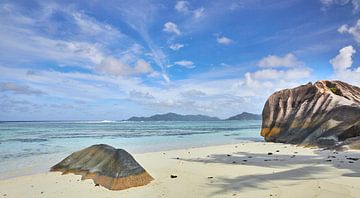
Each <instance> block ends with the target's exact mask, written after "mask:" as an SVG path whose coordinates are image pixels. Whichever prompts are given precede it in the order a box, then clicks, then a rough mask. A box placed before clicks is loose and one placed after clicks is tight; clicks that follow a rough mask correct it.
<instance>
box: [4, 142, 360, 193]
mask: <svg viewBox="0 0 360 198" xmlns="http://www.w3.org/2000/svg"><path fill="white" fill-rule="evenodd" d="M276 150H279V152H276ZM268 152H271V153H273V155H268ZM228 154H230V155H231V156H227V155H228ZM293 155H296V156H295V157H293ZM329 156H330V158H329ZM332 156H334V157H332ZM345 156H346V157H345ZM134 157H135V158H136V159H137V160H138V162H139V163H140V164H141V165H142V166H143V167H144V168H145V169H146V170H147V171H148V172H149V173H150V174H151V175H152V176H153V177H154V178H155V180H154V181H153V182H151V183H150V184H149V185H146V186H142V187H136V188H130V189H127V190H123V191H110V190H107V189H105V188H103V187H99V186H98V187H96V186H95V185H94V183H93V181H92V180H84V181H82V180H81V179H80V176H76V175H61V174H60V173H43V174H37V175H31V176H23V177H16V178H11V179H6V180H0V193H1V194H0V197H27V198H30V197H37V198H38V197H87V198H88V197H96V198H98V197H104V198H105V197H146V198H148V197H326V198H329V197H360V185H359V184H360V160H358V161H352V160H349V159H346V158H348V157H357V158H359V157H360V152H359V151H345V152H339V153H338V154H336V153H333V151H328V150H320V149H310V148H301V147H296V146H293V145H285V144H275V143H244V144H236V145H224V146H214V147H204V148H192V149H184V150H173V151H164V152H155V153H145V154H137V155H134ZM177 157H179V159H176V158H177ZM329 159H330V160H331V162H329V161H326V160H329ZM60 160H61V159H59V161H60ZM244 160H246V161H244ZM349 161H352V162H354V163H349ZM233 162H234V163H233ZM171 174H173V175H177V176H178V177H177V178H175V179H171V178H170V175H171ZM208 177H213V178H208Z"/></svg>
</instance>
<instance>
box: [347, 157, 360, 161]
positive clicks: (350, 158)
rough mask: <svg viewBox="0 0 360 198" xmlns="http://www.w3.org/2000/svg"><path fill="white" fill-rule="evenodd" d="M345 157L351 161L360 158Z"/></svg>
mask: <svg viewBox="0 0 360 198" xmlns="http://www.w3.org/2000/svg"><path fill="white" fill-rule="evenodd" d="M346 159H348V160H353V161H358V160H359V159H360V158H355V157H348V158H346Z"/></svg>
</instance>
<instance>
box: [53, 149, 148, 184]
mask: <svg viewBox="0 0 360 198" xmlns="http://www.w3.org/2000/svg"><path fill="white" fill-rule="evenodd" d="M51 171H61V172H63V174H67V173H74V174H77V175H82V179H93V180H94V182H95V184H99V185H101V186H104V187H105V188H107V189H110V190H122V189H126V188H131V187H135V186H143V185H146V184H148V183H150V181H152V180H153V178H152V177H151V176H150V175H149V174H148V173H147V172H146V171H145V170H144V168H143V167H141V166H140V164H139V163H137V162H136V160H135V159H134V158H133V157H132V156H131V155H130V154H129V153H128V152H126V151H125V150H123V149H115V148H113V147H111V146H109V145H105V144H98V145H93V146H90V147H88V148H85V149H83V150H80V151H77V152H75V153H73V154H71V155H70V156H68V157H67V158H65V159H64V160H63V161H61V162H60V163H58V164H56V165H55V166H53V167H52V168H51Z"/></svg>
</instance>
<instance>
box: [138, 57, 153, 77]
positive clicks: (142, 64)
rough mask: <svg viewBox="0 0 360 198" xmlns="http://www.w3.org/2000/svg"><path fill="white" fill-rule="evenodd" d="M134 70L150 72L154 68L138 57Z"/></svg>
mask: <svg viewBox="0 0 360 198" xmlns="http://www.w3.org/2000/svg"><path fill="white" fill-rule="evenodd" d="M135 71H136V72H137V73H141V74H146V73H152V72H153V71H154V70H153V68H152V67H151V66H150V64H149V63H148V62H146V61H144V60H142V59H140V60H138V61H137V62H136V65H135Z"/></svg>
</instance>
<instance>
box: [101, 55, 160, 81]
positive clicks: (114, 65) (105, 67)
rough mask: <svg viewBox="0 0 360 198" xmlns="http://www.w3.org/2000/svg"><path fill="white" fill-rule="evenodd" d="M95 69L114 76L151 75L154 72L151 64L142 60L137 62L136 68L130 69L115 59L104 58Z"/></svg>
mask: <svg viewBox="0 0 360 198" xmlns="http://www.w3.org/2000/svg"><path fill="white" fill-rule="evenodd" d="M95 69H96V70H97V71H99V72H103V73H106V74H110V75H114V76H127V75H136V74H150V73H152V72H153V71H154V70H153V69H152V68H151V66H150V64H149V63H148V62H146V61H144V60H142V59H140V60H137V61H136V64H135V66H134V67H130V66H129V65H128V64H126V63H124V62H122V61H121V60H119V59H116V58H114V57H106V58H104V59H103V60H102V61H101V63H100V64H99V65H97V66H96V68H95Z"/></svg>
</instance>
